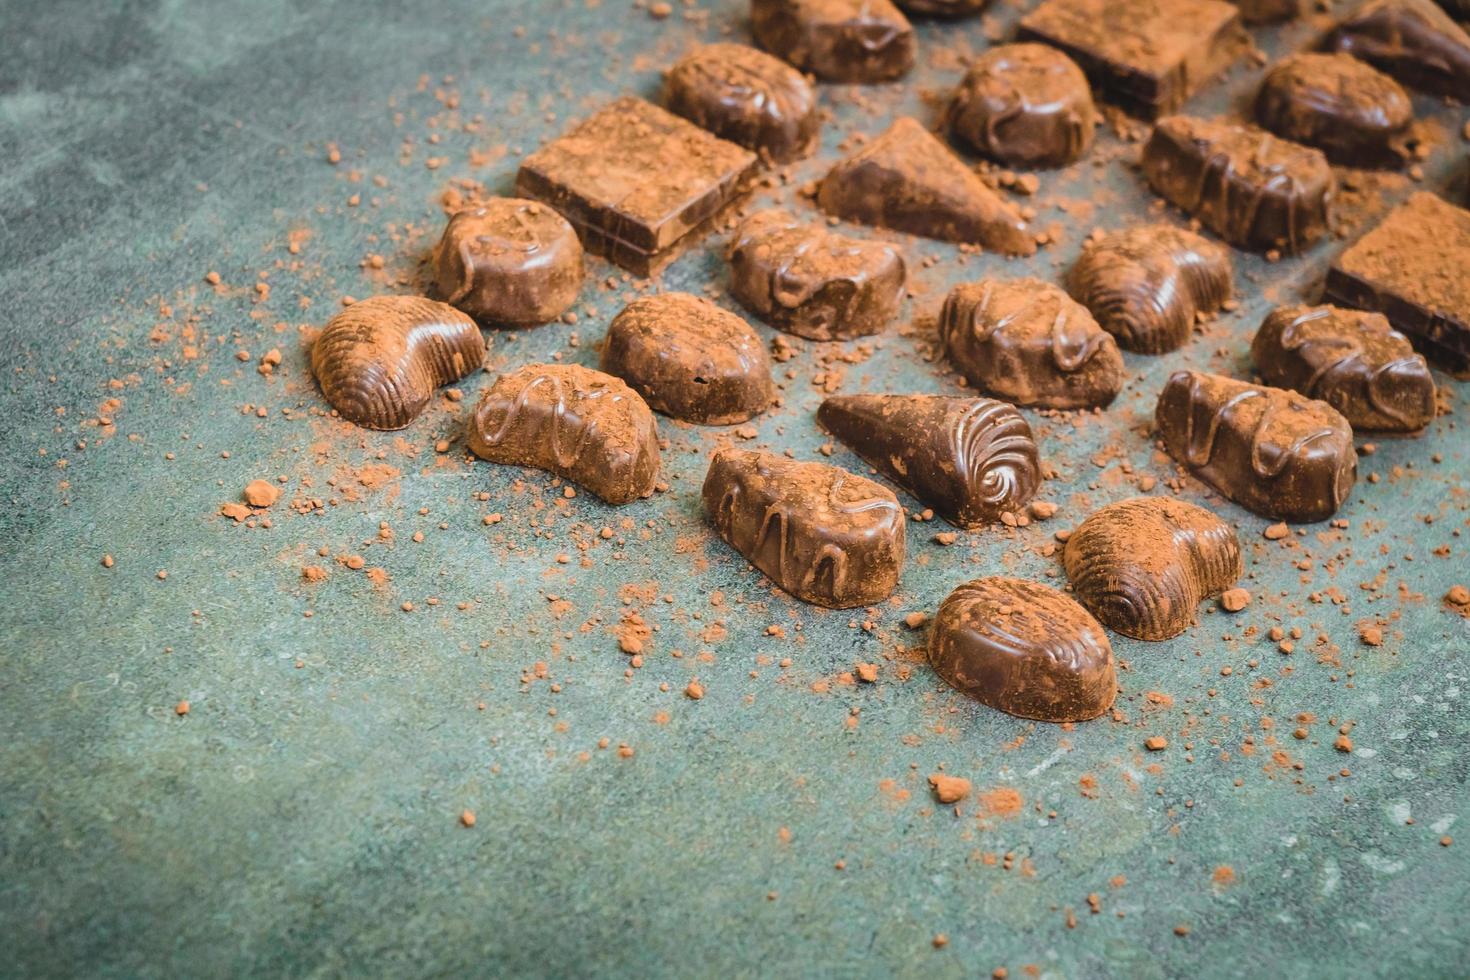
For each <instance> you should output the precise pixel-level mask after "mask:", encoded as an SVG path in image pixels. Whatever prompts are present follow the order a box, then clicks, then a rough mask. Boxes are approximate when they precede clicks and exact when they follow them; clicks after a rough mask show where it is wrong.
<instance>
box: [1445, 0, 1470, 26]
mask: <svg viewBox="0 0 1470 980" xmlns="http://www.w3.org/2000/svg"><path fill="white" fill-rule="evenodd" d="M1439 5H1440V7H1441V8H1442V9H1443V10H1444V12H1445V13H1447V14H1449V15H1450V17H1452V18H1454V19H1455V20H1457V21H1459V22H1460V23H1461V24H1465V23H1470V0H1439Z"/></svg>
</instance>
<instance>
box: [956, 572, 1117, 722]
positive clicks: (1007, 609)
mask: <svg viewBox="0 0 1470 980" xmlns="http://www.w3.org/2000/svg"><path fill="white" fill-rule="evenodd" d="M929 663H930V664H931V665H932V666H933V667H934V670H935V671H936V672H937V673H938V674H939V676H940V677H943V678H944V679H945V681H947V682H948V683H949V684H950V686H952V687H954V688H955V689H956V690H958V691H961V692H962V693H964V694H968V695H969V696H970V697H972V698H974V699H975V700H977V701H979V702H980V703H981V704H988V705H989V706H990V707H992V708H997V709H999V710H1001V711H1004V712H1005V713H1006V714H1010V715H1015V716H1016V717H1018V718H1031V719H1034V720H1036V721H1050V722H1056V723H1061V722H1071V721H1087V720H1088V719H1090V718H1096V717H1097V716H1098V715H1100V714H1102V713H1103V712H1104V711H1107V710H1108V709H1109V708H1111V707H1112V706H1113V699H1114V698H1115V697H1117V694H1118V679H1117V676H1116V674H1115V672H1114V671H1115V668H1114V665H1113V646H1112V644H1111V643H1109V642H1108V636H1107V634H1106V633H1105V632H1103V628H1102V626H1101V624H1099V623H1098V621H1097V620H1096V619H1094V618H1093V617H1092V614H1091V613H1089V612H1088V611H1087V610H1086V609H1083V608H1082V607H1081V606H1080V605H1078V604H1077V602H1076V601H1075V600H1073V599H1070V598H1068V597H1067V596H1065V595H1063V594H1062V593H1060V592H1058V591H1057V590H1056V589H1053V588H1050V587H1048V586H1045V585H1041V584H1040V583H1037V582H1028V581H1026V580H1025V579H1018V578H981V579H976V580H975V581H973V582H966V583H965V584H964V585H961V586H960V587H959V588H957V589H955V590H954V591H953V592H951V593H950V594H949V597H948V598H946V599H945V600H944V602H943V603H942V604H941V605H940V606H939V612H938V614H937V615H935V617H934V625H933V626H932V627H931V628H930V632H929Z"/></svg>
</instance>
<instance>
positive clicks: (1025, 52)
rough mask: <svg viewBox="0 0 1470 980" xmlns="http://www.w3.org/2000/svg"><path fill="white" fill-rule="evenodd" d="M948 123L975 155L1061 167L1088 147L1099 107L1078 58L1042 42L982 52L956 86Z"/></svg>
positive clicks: (1023, 165)
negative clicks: (1094, 103) (1094, 104)
mask: <svg viewBox="0 0 1470 980" xmlns="http://www.w3.org/2000/svg"><path fill="white" fill-rule="evenodd" d="M947 120H948V123H949V128H950V130H951V131H952V132H953V133H954V134H955V136H957V137H958V138H959V139H961V140H963V141H964V142H965V143H968V144H969V145H970V146H972V147H974V149H975V150H976V151H977V152H979V153H980V154H982V155H984V156H987V157H991V158H992V159H995V160H999V161H1001V162H1002V163H1009V164H1012V165H1014V166H1018V167H1060V166H1064V165H1066V164H1069V163H1072V162H1073V161H1075V160H1077V159H1078V158H1079V157H1081V156H1082V154H1084V153H1086V152H1087V150H1088V148H1089V147H1090V146H1092V131H1093V127H1094V126H1095V125H1096V123H1097V110H1096V108H1095V107H1094V106H1093V104H1092V89H1091V88H1090V87H1089V86H1088V84H1087V76H1086V75H1084V74H1082V69H1080V68H1078V67H1077V63H1076V62H1074V61H1073V60H1072V59H1071V58H1068V57H1067V56H1066V55H1064V54H1062V53H1061V52H1060V51H1058V50H1056V49H1055V48H1051V47H1047V46H1046V45H1044V44H1002V45H1000V46H999V47H994V48H991V49H990V50H988V51H986V52H985V53H984V54H982V55H981V56H980V57H979V58H977V59H975V62H974V63H973V64H972V65H971V66H970V70H969V71H968V72H967V73H966V74H965V77H964V80H963V81H961V82H960V84H959V87H958V88H957V89H955V93H954V98H953V100H952V101H951V102H950V105H949V110H948V114H947Z"/></svg>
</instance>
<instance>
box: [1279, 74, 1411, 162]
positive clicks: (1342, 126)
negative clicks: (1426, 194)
mask: <svg viewBox="0 0 1470 980" xmlns="http://www.w3.org/2000/svg"><path fill="white" fill-rule="evenodd" d="M1256 121H1257V122H1259V123H1260V124H1261V125H1262V126H1263V127H1264V128H1266V129H1269V130H1270V131H1271V132H1273V133H1275V134H1276V135H1277V136H1281V137H1284V138H1285V139H1289V140H1295V141H1296V142H1298V143H1304V144H1306V145H1307V146H1315V147H1316V148H1317V149H1319V150H1321V151H1322V152H1323V153H1324V154H1326V156H1327V159H1329V160H1331V161H1332V162H1333V163H1338V164H1342V165H1343V166H1348V167H1401V166H1403V165H1404V163H1405V162H1406V161H1407V159H1408V156H1409V154H1408V151H1407V150H1406V149H1405V148H1404V141H1405V138H1406V137H1407V135H1408V132H1409V126H1410V125H1411V124H1412V123H1413V122H1414V104H1413V102H1411V101H1410V100H1409V93H1407V92H1405V91H1404V89H1403V87H1402V86H1401V85H1399V83H1398V82H1396V81H1394V80H1393V79H1392V78H1389V77H1388V76H1387V75H1385V74H1383V73H1382V72H1381V71H1378V70H1377V69H1375V68H1374V67H1373V66H1372V65H1369V64H1367V63H1366V62H1363V61H1359V60H1358V59H1357V58H1354V57H1353V56H1352V55H1348V54H1342V53H1338V54H1320V53H1315V52H1307V53H1304V54H1294V55H1292V56H1291V57H1289V58H1285V59H1283V60H1282V61H1281V62H1279V63H1278V64H1276V65H1275V66H1274V67H1273V68H1272V69H1271V70H1270V71H1269V72H1267V73H1266V77H1265V78H1264V79H1262V80H1261V88H1260V90H1259V91H1258V92H1257V93H1256Z"/></svg>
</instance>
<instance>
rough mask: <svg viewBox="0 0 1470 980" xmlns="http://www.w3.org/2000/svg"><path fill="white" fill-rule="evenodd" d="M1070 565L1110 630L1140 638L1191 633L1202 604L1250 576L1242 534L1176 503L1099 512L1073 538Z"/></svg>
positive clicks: (1155, 500)
mask: <svg viewBox="0 0 1470 980" xmlns="http://www.w3.org/2000/svg"><path fill="white" fill-rule="evenodd" d="M1062 563H1063V565H1064V566H1065V568H1066V571H1067V580H1068V581H1070V582H1071V583H1072V589H1073V591H1074V593H1075V594H1076V596H1077V599H1078V600H1079V601H1080V602H1081V603H1082V604H1083V605H1084V606H1086V607H1087V608H1088V609H1090V610H1091V611H1092V614H1093V615H1094V616H1096V617H1097V618H1098V619H1100V620H1102V622H1103V623H1104V625H1106V626H1107V627H1108V628H1110V629H1113V630H1116V631H1117V632H1119V633H1122V634H1123V635H1124V636H1131V637H1133V638H1135V639H1139V640H1167V639H1169V638H1170V637H1172V636H1178V635H1179V634H1180V633H1183V632H1184V631H1185V630H1186V629H1188V628H1189V624H1190V623H1192V622H1193V621H1194V614H1195V608H1196V607H1197V606H1198V605H1199V604H1200V602H1201V601H1203V600H1205V599H1208V598H1209V597H1210V596H1213V595H1219V594H1220V593H1221V592H1224V591H1225V590H1226V589H1228V588H1230V586H1231V585H1233V584H1234V582H1235V580H1236V579H1238V578H1240V576H1241V573H1242V572H1243V571H1244V567H1243V565H1242V563H1241V556H1240V539H1239V538H1237V537H1236V535H1235V529H1234V528H1232V527H1231V526H1230V525H1229V524H1226V523H1225V522H1224V521H1222V520H1220V518H1218V517H1216V516H1215V515H1214V514H1212V513H1210V512H1209V511H1207V510H1205V509H1204V508H1203V507H1196V506H1195V505H1194V504H1189V503H1185V502H1184V501H1182V500H1175V499H1173V498H1172V497H1135V498H1133V499H1132V500H1124V501H1121V502H1119V503H1116V504H1110V505H1108V506H1107V507H1104V508H1103V509H1102V510H1100V511H1097V512H1096V513H1095V514H1093V515H1091V516H1090V517H1088V518H1087V520H1085V521H1083V522H1082V524H1081V525H1080V526H1079V527H1078V528H1077V529H1076V530H1075V531H1073V532H1072V536H1071V537H1070V538H1068V539H1067V547H1066V550H1065V551H1064V552H1063V553H1062Z"/></svg>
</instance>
